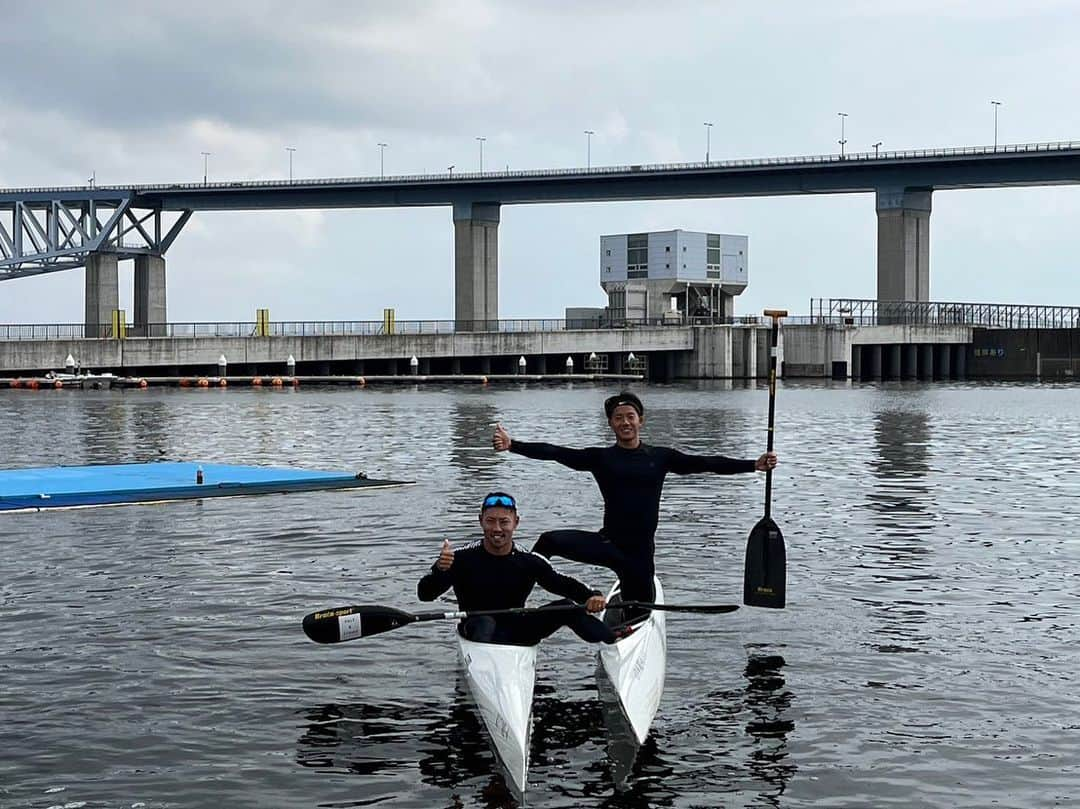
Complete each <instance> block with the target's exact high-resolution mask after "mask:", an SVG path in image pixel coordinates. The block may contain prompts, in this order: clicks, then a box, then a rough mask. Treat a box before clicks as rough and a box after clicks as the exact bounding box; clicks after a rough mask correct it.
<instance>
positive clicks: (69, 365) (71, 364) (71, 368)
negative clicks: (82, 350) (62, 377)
mask: <svg viewBox="0 0 1080 809" xmlns="http://www.w3.org/2000/svg"><path fill="white" fill-rule="evenodd" d="M64 370H65V371H67V372H68V373H69V374H73V373H75V358H74V357H73V356H71V355H70V354H68V355H67V359H66V360H64Z"/></svg>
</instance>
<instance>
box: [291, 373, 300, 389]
mask: <svg viewBox="0 0 1080 809" xmlns="http://www.w3.org/2000/svg"><path fill="white" fill-rule="evenodd" d="M292 386H293V387H294V388H298V387H300V380H299V379H297V378H296V377H295V376H294V377H293V378H292Z"/></svg>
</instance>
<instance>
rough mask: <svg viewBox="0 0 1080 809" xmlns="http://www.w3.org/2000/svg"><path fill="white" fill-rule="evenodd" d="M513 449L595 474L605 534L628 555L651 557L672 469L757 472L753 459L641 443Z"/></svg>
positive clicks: (514, 445) (514, 444)
mask: <svg viewBox="0 0 1080 809" xmlns="http://www.w3.org/2000/svg"><path fill="white" fill-rule="evenodd" d="M510 452H516V453H517V454H518V455H524V456H525V457H526V458H535V459H537V460H541V461H558V462H559V463H561V464H563V465H564V466H568V467H570V468H571V469H576V470H578V471H580V472H591V473H592V476H593V477H594V478H596V483H597V485H598V486H599V487H600V494H601V495H603V497H604V528H603V531H602V533H603V534H604V536H605V537H606V538H607V539H608V540H609V541H610V542H612V543H613V544H615V545H616V546H617V547H619V548H620V549H621V550H623V551H624V552H625V553H627V554H629V555H632V556H635V557H638V558H648V559H650V560H651V559H652V556H653V552H654V549H655V547H654V544H655V543H654V541H655V535H656V526H657V523H658V522H659V521H660V494H661V492H662V491H663V488H664V477H665V476H666V475H667V473H668V472H674V473H675V474H676V475H691V474H695V473H702V472H712V473H714V474H718V475H733V474H737V473H740V472H753V471H755V470H754V461H752V460H746V461H743V460H737V459H735V458H725V457H724V456H723V455H687V454H686V453H683V452H679V451H678V450H676V449H668V448H667V447H652V446H649V445H648V444H639V445H638V447H637V448H636V449H623V448H622V447H620V446H619V445H618V444H614V445H612V446H610V447H589V448H587V449H569V448H567V447H560V446H557V445H555V444H534V443H529V442H526V441H517V440H514V441H511V443H510Z"/></svg>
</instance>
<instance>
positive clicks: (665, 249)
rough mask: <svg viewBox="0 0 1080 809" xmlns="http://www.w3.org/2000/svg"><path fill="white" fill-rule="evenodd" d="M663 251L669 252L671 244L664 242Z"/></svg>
mask: <svg viewBox="0 0 1080 809" xmlns="http://www.w3.org/2000/svg"><path fill="white" fill-rule="evenodd" d="M664 252H665V253H670V252H671V245H670V244H665V245H664Z"/></svg>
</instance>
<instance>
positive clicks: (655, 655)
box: [599, 578, 667, 744]
mask: <svg viewBox="0 0 1080 809" xmlns="http://www.w3.org/2000/svg"><path fill="white" fill-rule="evenodd" d="M653 587H654V589H655V596H654V598H653V601H655V602H656V603H657V604H663V603H665V602H664V590H663V588H662V587H661V586H660V580H659V579H657V578H654V579H653ZM618 596H619V585H618V583H617V582H616V584H615V586H614V587H612V588H611V592H610V593H609V594H608V602H609V605H610V602H611V601H612V599H616V600H617V598H618ZM620 612H621V611H620V610H610V613H611V617H610V618H608V617H607V613H606V612H605V613H603V614H601V615H600V616H599V617H600V618H602V619H604V620H605V621H606V622H607V623H611V624H615V623H617V622H619V621H620V620H621V619H620V618H619V613H620ZM599 655H600V667H601V668H602V669H603V671H604V674H605V675H606V676H607V679H608V680H610V683H611V685H612V686H613V690H614V692H615V695H616V697H617V700H618V705H619V707H620V708H621V710H622V715H623V718H624V719H625V720H626V722H627V724H629V726H630V729H631V730H632V731H633V735H634V736H635V737H636V738H637V742H638V744H644V743H645V739H646V737H647V736H648V735H649V728H650V727H651V726H652V721H653V717H655V716H656V709H657V708H658V707H659V705H660V697H661V696H662V695H663V693H664V675H665V673H666V671H667V627H666V625H665V623H664V613H662V612H658V611H656V610H653V611H652V612H650V613H649V615H648V616H647V617H646V618H645V619H644V620H642V621H640V622H639V623H637V624H635V625H634V631H633V633H632V634H630V635H629V636H627V637H625V638H623V639H622V640H620V641H618V642H616V643H613V644H610V645H602V646H601V648H600V652H599Z"/></svg>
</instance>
